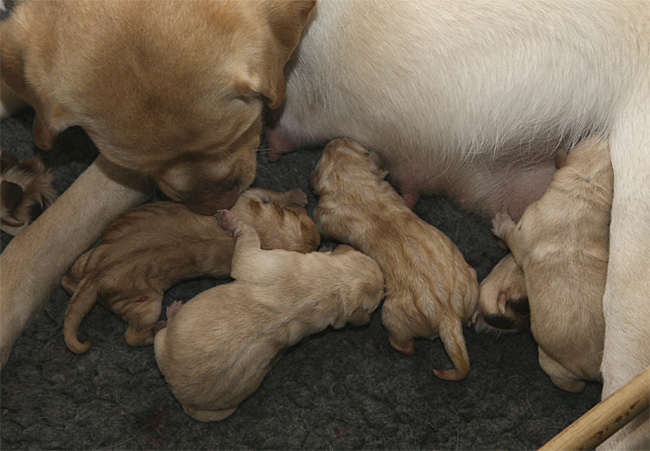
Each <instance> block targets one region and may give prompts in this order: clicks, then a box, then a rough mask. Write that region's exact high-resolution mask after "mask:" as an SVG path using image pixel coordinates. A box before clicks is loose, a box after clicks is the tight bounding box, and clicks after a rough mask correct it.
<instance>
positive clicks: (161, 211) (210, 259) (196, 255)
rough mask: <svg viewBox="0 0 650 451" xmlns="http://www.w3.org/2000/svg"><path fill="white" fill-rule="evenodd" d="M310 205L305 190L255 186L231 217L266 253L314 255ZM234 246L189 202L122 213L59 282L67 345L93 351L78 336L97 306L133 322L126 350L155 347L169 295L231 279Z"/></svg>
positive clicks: (315, 237) (315, 240) (211, 219)
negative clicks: (255, 235)
mask: <svg viewBox="0 0 650 451" xmlns="http://www.w3.org/2000/svg"><path fill="white" fill-rule="evenodd" d="M306 204H307V197H306V195H305V193H304V192H302V191H301V190H299V189H296V190H293V191H288V192H285V193H281V192H275V191H267V190H263V189H260V188H251V189H249V190H247V191H244V192H243V193H242V195H241V196H240V198H239V200H238V202H237V204H236V205H235V206H234V207H233V212H235V213H236V214H237V215H238V216H239V217H241V218H242V219H244V220H246V221H247V222H248V223H249V224H251V226H252V227H254V228H255V229H256V230H257V231H258V232H259V236H260V241H261V243H262V247H263V248H264V249H276V248H283V249H288V250H293V251H298V252H309V251H313V250H315V249H316V248H317V247H318V244H319V243H320V236H319V234H318V230H317V228H316V226H315V224H314V222H313V221H312V220H311V218H310V217H309V216H308V215H307V210H305V208H304V205H306ZM233 248H234V245H233V240H232V238H231V237H230V236H229V235H228V234H227V233H226V232H225V231H223V230H222V229H221V228H220V227H218V226H217V223H216V221H215V219H214V217H211V216H202V215H199V214H197V213H194V212H192V211H190V210H189V209H188V208H187V207H185V206H184V205H183V204H178V203H174V202H158V203H155V204H149V205H144V206H141V207H138V208H134V209H133V210H130V211H128V212H126V213H124V214H122V215H121V216H119V217H118V218H117V219H116V220H115V221H113V223H112V224H111V225H110V227H109V228H108V229H107V231H106V232H105V234H104V236H103V237H102V240H101V242H100V243H99V244H98V245H97V247H95V248H94V249H92V250H90V251H88V252H86V253H85V254H84V255H82V256H81V257H80V258H79V259H78V260H77V262H76V263H75V264H74V265H73V266H72V269H71V270H70V272H69V273H68V274H66V275H65V276H64V277H63V280H62V281H61V284H62V285H63V287H64V288H65V290H66V291H67V292H68V293H69V294H71V295H72V298H71V299H70V304H69V305H68V309H67V311H66V315H65V322H64V326H63V333H64V337H65V342H66V344H67V345H68V347H69V348H70V349H71V350H72V351H74V352H77V353H83V352H86V351H87V350H88V349H89V348H90V343H89V342H86V343H81V342H79V340H78V338H77V331H78V329H79V326H80V325H81V321H82V320H83V318H84V317H85V316H86V315H87V314H88V312H90V310H91V308H92V306H93V305H94V304H95V302H96V301H97V300H99V301H100V302H101V304H102V305H103V306H104V307H106V308H107V309H109V310H111V311H113V312H114V313H116V314H117V315H119V316H120V317H121V318H122V319H123V320H124V321H126V322H127V323H128V328H127V330H126V333H125V334H124V338H125V339H126V342H127V343H128V344H130V345H132V346H142V345H147V344H150V343H152V342H153V338H154V328H155V326H156V323H157V321H158V319H159V317H160V310H161V304H162V299H163V294H164V293H165V291H166V290H167V289H169V288H171V286H172V285H174V284H176V283H178V282H181V281H183V280H186V279H190V278H193V277H198V276H210V277H215V278H219V277H225V276H227V275H228V274H229V273H230V262H231V259H232V254H233Z"/></svg>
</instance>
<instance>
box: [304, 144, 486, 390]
mask: <svg viewBox="0 0 650 451" xmlns="http://www.w3.org/2000/svg"><path fill="white" fill-rule="evenodd" d="M374 157H375V155H374V154H370V153H369V152H368V150H366V149H365V148H363V147H362V146H361V145H359V144H358V143H356V142H354V141H352V140H349V139H338V140H335V141H332V142H331V143H330V144H328V145H327V147H326V148H325V150H324V151H323V156H322V157H321V159H320V161H319V162H318V165H317V167H316V170H315V171H314V172H313V173H312V175H311V179H310V183H311V186H312V189H313V191H314V193H315V194H316V195H318V196H320V199H319V202H318V207H317V208H316V210H315V212H314V220H315V221H316V224H317V225H318V228H319V230H320V231H321V233H323V234H324V235H326V236H328V237H331V238H334V239H337V240H340V241H342V242H345V243H349V244H351V245H352V246H354V247H356V248H357V249H359V250H361V251H362V252H364V253H365V254H367V255H369V256H371V257H372V258H374V259H375V260H376V261H377V263H379V266H380V267H381V269H382V271H383V273H384V277H385V278H386V300H385V302H384V306H383V308H382V322H383V324H384V327H386V330H387V331H388V335H389V338H390V342H391V344H392V345H393V347H395V348H396V349H398V350H399V351H401V352H403V353H405V354H406V355H411V354H413V352H414V338H418V337H424V338H435V337H437V336H438V335H439V336H440V338H441V340H442V342H443V343H444V345H445V349H446V351H447V354H448V355H449V357H450V358H451V360H452V362H453V364H454V367H455V369H453V370H434V372H435V374H436V375H437V376H438V377H440V378H442V379H449V380H459V379H463V378H464V377H466V376H467V374H468V372H469V357H468V355H467V349H466V346H465V339H464V337H463V323H465V322H467V321H469V320H470V319H471V317H472V315H473V314H474V311H475V309H476V304H477V301H478V291H479V290H478V283H477V280H476V273H475V271H474V269H473V268H472V267H471V266H469V265H468V264H467V263H466V262H465V259H464V258H463V256H462V255H461V253H460V251H459V250H458V248H457V247H456V246H455V245H454V243H452V241H451V240H450V239H449V238H447V237H446V236H445V235H444V234H443V233H442V232H440V231H439V230H438V229H436V228H435V227H433V226H431V225H430V224H427V223H426V222H425V221H423V220H421V219H420V218H418V217H417V215H416V214H415V213H413V212H412V211H411V210H410V209H409V208H408V206H407V205H406V203H405V202H404V200H403V199H402V198H401V197H400V196H399V195H398V194H397V192H395V190H394V189H393V188H392V187H391V186H390V184H389V183H388V182H387V181H385V180H384V178H385V176H386V175H387V173H386V172H384V171H382V170H380V169H379V165H378V161H376V159H375V158H374Z"/></svg>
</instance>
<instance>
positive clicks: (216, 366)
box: [154, 211, 384, 421]
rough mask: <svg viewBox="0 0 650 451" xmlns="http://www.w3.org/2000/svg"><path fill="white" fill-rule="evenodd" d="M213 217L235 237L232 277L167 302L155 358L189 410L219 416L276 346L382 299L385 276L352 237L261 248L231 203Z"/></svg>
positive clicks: (355, 320) (360, 319) (277, 351)
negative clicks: (325, 248) (330, 247)
mask: <svg viewBox="0 0 650 451" xmlns="http://www.w3.org/2000/svg"><path fill="white" fill-rule="evenodd" d="M217 220H218V221H219V224H220V225H221V226H222V227H223V228H225V229H226V230H228V231H230V232H231V233H232V234H233V236H234V239H235V252H234V255H233V261H232V272H231V276H232V277H233V278H234V279H235V281H234V282H231V283H228V284H226V285H220V286H217V287H215V288H212V289H210V290H207V291H205V292H203V293H201V294H199V295H198V296H196V297H194V298H193V299H191V300H190V301H189V302H187V304H185V305H184V306H183V307H182V308H180V304H179V303H175V304H172V306H171V307H170V308H169V309H168V313H167V316H168V322H167V327H166V328H165V329H162V330H161V331H160V332H158V333H157V334H156V338H155V341H154V349H155V353H156V361H157V362H158V366H159V367H160V370H161V371H162V373H163V374H164V375H165V379H166V381H167V383H168V384H169V387H170V389H171V391H172V392H173V393H174V395H175V396H176V398H178V400H179V401H180V402H181V404H183V408H184V409H185V412H187V414H188V415H190V416H192V417H194V418H196V419H197V420H200V421H218V420H223V419H224V418H226V417H227V416H229V415H231V414H232V413H233V412H234V411H235V409H236V408H237V406H238V405H239V404H240V403H241V402H242V401H243V400H244V399H245V398H246V397H248V396H249V395H250V394H251V393H253V392H254V391H255V390H256V389H257V387H259V385H260V384H261V383H262V380H263V379H264V376H265V375H266V374H267V373H268V372H269V370H270V369H271V367H272V366H273V365H274V364H275V362H276V361H277V360H278V359H279V358H280V356H281V355H282V354H283V352H284V351H285V350H286V349H287V348H288V347H290V346H292V345H294V344H296V343H297V342H298V341H300V340H301V339H302V338H303V337H305V336H307V335H310V334H313V333H315V332H318V331H321V330H323V329H325V328H326V327H328V326H333V327H336V328H338V327H343V326H344V325H345V324H346V323H350V324H353V325H361V324H365V323H367V322H369V321H370V313H371V312H372V311H373V310H374V309H375V308H376V307H377V305H378V304H379V302H380V301H381V297H382V295H383V292H384V279H383V276H382V274H381V271H380V270H379V266H378V265H377V263H375V262H374V261H373V260H372V259H371V258H370V257H367V256H366V255H363V254H361V253H360V252H357V251H355V250H353V249H352V248H350V247H349V246H339V247H337V248H336V249H335V250H334V252H312V253H309V254H299V253H297V252H289V251H284V250H272V251H266V250H262V249H261V247H260V239H259V237H258V234H257V232H255V229H253V228H252V227H250V226H248V225H247V224H246V223H244V222H243V221H239V220H238V219H237V218H236V217H235V216H234V215H233V214H232V213H230V212H228V211H223V212H220V213H219V214H218V215H217Z"/></svg>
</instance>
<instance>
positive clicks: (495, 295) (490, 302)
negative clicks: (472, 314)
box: [475, 254, 530, 332]
mask: <svg viewBox="0 0 650 451" xmlns="http://www.w3.org/2000/svg"><path fill="white" fill-rule="evenodd" d="M476 311H477V313H478V314H479V316H478V318H477V321H476V322H475V325H476V330H477V331H479V332H484V331H486V330H490V329H491V328H495V329H498V330H507V329H519V328H522V327H527V326H529V325H530V307H529V305H528V293H527V292H526V280H525V278H524V272H523V271H522V270H521V266H519V265H518V264H517V262H516V261H515V259H514V257H513V256H512V254H508V255H506V256H505V257H503V258H502V259H501V261H500V262H499V263H497V265H496V266H495V267H494V268H493V269H492V271H490V274H488V275H487V277H486V278H485V279H483V281H482V282H481V285H480V286H479V298H478V308H477V310H476Z"/></svg>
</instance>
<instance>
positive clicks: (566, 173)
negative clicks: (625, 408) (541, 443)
mask: <svg viewBox="0 0 650 451" xmlns="http://www.w3.org/2000/svg"><path fill="white" fill-rule="evenodd" d="M612 195H613V171H612V165H611V161H610V157H609V149H608V146H607V142H606V141H605V140H604V139H602V138H599V137H594V138H588V139H586V140H584V141H583V142H581V143H579V144H578V145H577V146H576V147H575V148H574V149H573V150H572V151H571V152H570V153H569V155H568V156H567V157H566V161H565V166H563V167H562V168H560V169H559V170H558V171H557V172H556V173H555V175H554V176H553V178H552V180H551V183H550V185H549V187H548V189H547V190H546V193H545V194H544V195H543V196H542V198H541V199H540V200H539V201H537V202H535V203H533V204H531V205H530V206H529V207H528V208H527V209H526V211H525V212H524V215H523V216H522V218H521V220H520V221H519V222H518V223H517V224H515V223H514V222H513V221H512V220H511V219H510V217H509V216H508V215H507V214H504V213H501V214H498V215H497V216H496V217H495V218H494V219H493V221H492V224H493V226H494V228H493V231H494V234H495V235H496V236H498V237H499V238H501V239H503V240H504V241H505V242H506V243H507V244H508V246H509V247H510V250H511V252H512V255H513V257H514V259H515V260H516V262H517V263H518V264H519V265H520V266H521V268H522V269H523V272H524V274H525V280H526V291H527V293H528V299H529V304H530V325H531V330H532V332H533V336H534V337H535V340H536V341H537V344H538V345H539V364H540V366H541V367H542V369H543V370H544V371H545V372H546V373H547V374H548V375H549V376H550V377H551V380H552V381H553V382H554V383H555V384H556V385H557V386H558V387H560V388H563V389H564V390H568V391H572V392H579V391H581V390H583V389H584V387H585V382H584V380H596V381H602V377H601V374H600V363H601V359H602V353H603V343H604V334H605V321H604V317H603V295H604V293H605V280H606V277H607V260H608V253H609V221H610V212H611V206H612Z"/></svg>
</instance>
